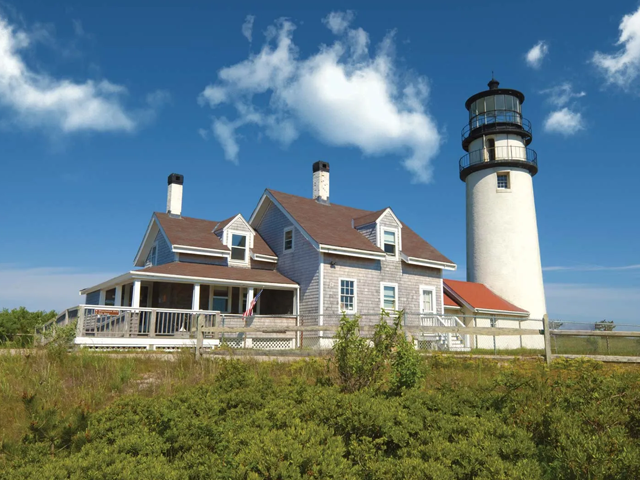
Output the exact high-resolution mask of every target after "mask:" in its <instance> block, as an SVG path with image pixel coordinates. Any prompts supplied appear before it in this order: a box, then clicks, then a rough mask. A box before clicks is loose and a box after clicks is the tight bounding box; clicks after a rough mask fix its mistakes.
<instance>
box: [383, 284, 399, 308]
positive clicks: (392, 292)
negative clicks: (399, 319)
mask: <svg viewBox="0 0 640 480" xmlns="http://www.w3.org/2000/svg"><path fill="white" fill-rule="evenodd" d="M397 306H398V289H397V287H396V286H395V285H383V286H382V308H384V309H385V310H397Z"/></svg>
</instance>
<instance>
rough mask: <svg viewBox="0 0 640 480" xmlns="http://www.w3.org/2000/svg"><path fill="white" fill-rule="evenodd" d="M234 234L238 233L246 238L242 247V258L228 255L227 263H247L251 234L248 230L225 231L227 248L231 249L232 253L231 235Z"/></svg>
mask: <svg viewBox="0 0 640 480" xmlns="http://www.w3.org/2000/svg"><path fill="white" fill-rule="evenodd" d="M234 235H240V236H242V237H245V238H246V241H245V247H244V260H235V259H233V258H231V256H229V263H236V264H243V265H246V264H247V263H249V249H250V248H251V245H250V241H251V234H250V233H249V232H239V231H237V230H228V231H227V238H228V242H227V243H228V245H227V246H228V247H229V250H230V251H231V253H232V254H233V236H234Z"/></svg>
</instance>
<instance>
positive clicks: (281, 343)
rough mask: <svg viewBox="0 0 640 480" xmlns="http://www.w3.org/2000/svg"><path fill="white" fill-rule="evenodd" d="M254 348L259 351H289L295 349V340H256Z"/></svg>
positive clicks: (254, 340)
mask: <svg viewBox="0 0 640 480" xmlns="http://www.w3.org/2000/svg"><path fill="white" fill-rule="evenodd" d="M253 348H257V349H259V350H289V349H291V348H295V343H294V339H293V338H254V339H253Z"/></svg>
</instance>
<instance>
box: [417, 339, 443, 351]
mask: <svg viewBox="0 0 640 480" xmlns="http://www.w3.org/2000/svg"><path fill="white" fill-rule="evenodd" d="M416 343H417V344H418V345H417V348H418V350H438V347H439V345H438V341H437V340H417V342H416Z"/></svg>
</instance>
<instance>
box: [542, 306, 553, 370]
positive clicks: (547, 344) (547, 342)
mask: <svg viewBox="0 0 640 480" xmlns="http://www.w3.org/2000/svg"><path fill="white" fill-rule="evenodd" d="M542 327H543V328H544V357H545V360H546V361H547V366H548V367H550V366H551V332H550V331H549V316H548V315H547V314H546V313H545V314H544V316H543V317H542Z"/></svg>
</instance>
